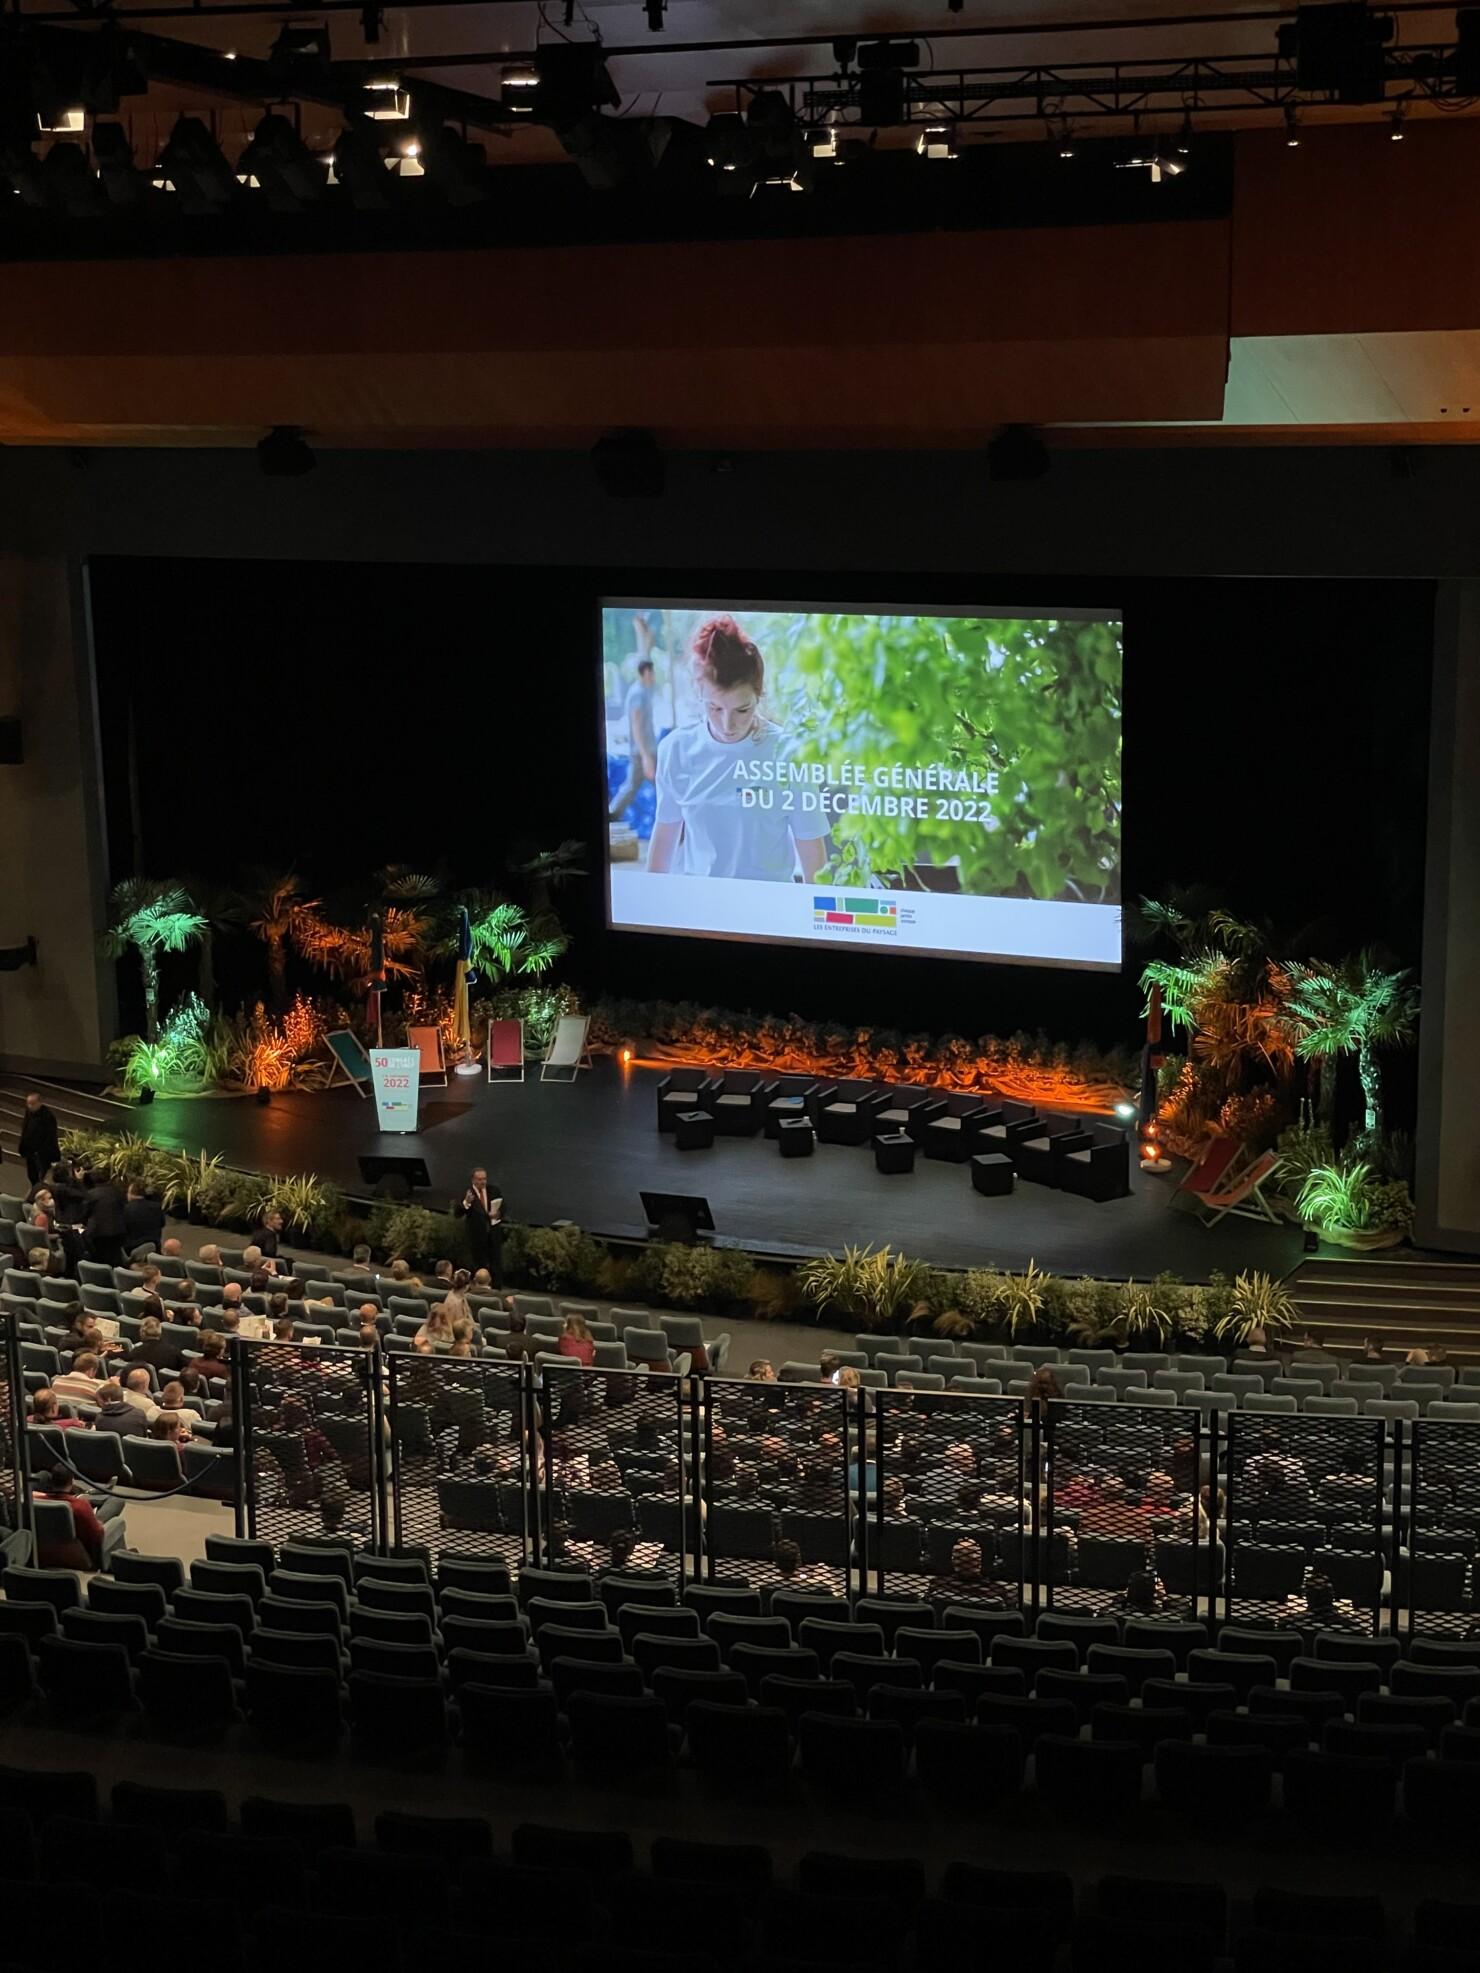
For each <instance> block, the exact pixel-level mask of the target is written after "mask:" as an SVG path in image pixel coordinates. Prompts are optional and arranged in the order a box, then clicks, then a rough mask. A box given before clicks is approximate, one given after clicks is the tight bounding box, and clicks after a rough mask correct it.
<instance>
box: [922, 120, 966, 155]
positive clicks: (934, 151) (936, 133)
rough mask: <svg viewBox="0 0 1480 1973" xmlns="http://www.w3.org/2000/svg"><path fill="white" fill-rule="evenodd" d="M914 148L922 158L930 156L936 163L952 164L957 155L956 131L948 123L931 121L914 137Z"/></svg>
mask: <svg viewBox="0 0 1480 1973" xmlns="http://www.w3.org/2000/svg"><path fill="white" fill-rule="evenodd" d="M915 149H916V150H917V151H918V152H919V154H920V156H921V157H922V158H930V159H932V160H934V161H935V162H937V163H946V164H954V163H955V161H956V157H957V155H958V154H957V151H956V132H955V130H954V129H953V127H952V126H951V125H950V124H948V123H932V124H930V125H928V126H927V127H926V128H925V129H924V130H922V131H921V132H920V134H919V136H918V137H917V138H916V139H915Z"/></svg>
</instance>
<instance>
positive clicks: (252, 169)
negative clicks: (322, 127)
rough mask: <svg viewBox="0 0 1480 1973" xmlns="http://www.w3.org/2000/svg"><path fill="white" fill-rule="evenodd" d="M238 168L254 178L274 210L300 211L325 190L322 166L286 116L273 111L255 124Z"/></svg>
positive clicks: (317, 199)
mask: <svg viewBox="0 0 1480 1973" xmlns="http://www.w3.org/2000/svg"><path fill="white" fill-rule="evenodd" d="M237 170H238V171H239V172H245V173H246V175H247V176H248V178H254V179H255V180H256V181H257V183H258V185H260V186H261V188H262V190H263V191H264V192H265V193H266V194H267V203H268V206H269V207H270V208H271V210H272V211H273V212H301V211H302V210H303V208H304V207H305V206H310V205H314V204H316V203H317V202H318V201H319V200H320V199H321V198H322V197H323V196H324V193H325V191H326V189H327V186H326V182H325V178H324V168H323V166H322V165H321V164H320V162H319V160H318V159H317V158H316V157H315V156H314V154H313V152H312V151H311V150H310V149H309V148H308V146H307V144H305V143H304V141H303V139H302V138H301V137H300V136H299V135H298V132H297V131H296V130H295V129H294V127H293V125H292V124H291V123H290V122H289V121H288V119H287V117H285V116H279V115H278V114H277V112H276V111H275V110H269V111H268V113H267V115H266V116H265V117H263V119H262V121H261V122H260V123H259V124H258V125H257V128H256V129H255V130H254V131H253V133H252V141H251V142H250V143H249V144H248V145H247V148H246V149H245V150H244V151H243V152H242V154H241V157H240V158H239V159H238V160H237Z"/></svg>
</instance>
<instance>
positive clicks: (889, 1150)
mask: <svg viewBox="0 0 1480 1973" xmlns="http://www.w3.org/2000/svg"><path fill="white" fill-rule="evenodd" d="M874 1166H875V1168H876V1170H878V1171H882V1172H890V1173H894V1172H906V1171H913V1170H914V1169H915V1140H914V1138H913V1137H911V1136H910V1134H909V1132H908V1131H907V1130H894V1131H886V1132H884V1133H883V1134H882V1135H880V1136H878V1137H876V1138H875V1139H874Z"/></svg>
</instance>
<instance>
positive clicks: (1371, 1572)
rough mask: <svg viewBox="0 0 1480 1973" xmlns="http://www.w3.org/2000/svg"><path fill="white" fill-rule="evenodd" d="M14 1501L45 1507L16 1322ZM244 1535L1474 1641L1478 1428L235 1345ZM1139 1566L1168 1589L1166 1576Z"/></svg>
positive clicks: (10, 1394)
mask: <svg viewBox="0 0 1480 1973" xmlns="http://www.w3.org/2000/svg"><path fill="white" fill-rule="evenodd" d="M0 1345H3V1348H0V1497H4V1498H6V1499H7V1500H14V1501H15V1502H16V1505H17V1511H18V1513H19V1515H20V1516H21V1517H24V1514H25V1500H24V1495H25V1489H24V1487H23V1485H22V1484H21V1461H22V1460H23V1458H24V1449H23V1446H24V1427H23V1424H22V1422H21V1420H22V1418H23V1405H24V1393H23V1380H22V1379H21V1376H20V1372H19V1368H18V1364H19V1351H18V1347H17V1343H16V1339H15V1336H14V1334H13V1332H12V1329H11V1327H10V1326H9V1324H8V1323H5V1324H0ZM232 1376H233V1390H234V1400H235V1410H236V1418H237V1421H238V1430H237V1483H238V1484H237V1496H238V1497H237V1510H236V1511H237V1524H238V1529H239V1531H240V1532H242V1533H244V1534H251V1535H260V1536H264V1537H266V1538H267V1539H269V1540H274V1541H280V1540H285V1539H289V1540H292V1539H298V1540H301V1539H304V1538H306V1537H308V1538H311V1537H315V1536H324V1535H335V1536H338V1537H341V1538H345V1539H348V1540H350V1541H351V1542H352V1543H354V1544H355V1545H356V1546H359V1547H364V1548H367V1549H374V1548H404V1549H407V1550H415V1551H420V1552H423V1553H425V1554H427V1555H428V1556H429V1557H431V1558H432V1559H433V1560H435V1559H437V1558H439V1557H440V1556H442V1555H452V1556H465V1557H474V1558H479V1557H482V1558H487V1559H489V1560H497V1561H501V1562H503V1563H504V1564H506V1565H507V1566H508V1567H509V1569H510V1570H511V1571H512V1572H515V1573H517V1571H518V1570H519V1569H520V1568H521V1567H523V1566H525V1565H526V1564H528V1565H540V1564H547V1565H548V1564H551V1563H556V1564H559V1563H584V1564H586V1565H587V1566H589V1567H590V1568H592V1569H593V1570H599V1569H602V1568H605V1567H608V1566H611V1565H612V1564H613V1563H617V1564H619V1565H620V1566H622V1567H623V1568H628V1569H651V1570H657V1571H660V1572H662V1573H664V1574H667V1575H668V1576H670V1577H672V1578H673V1579H674V1581H675V1582H676V1583H678V1584H680V1585H681V1584H684V1583H689V1582H703V1583H709V1584H715V1585H721V1586H723V1585H733V1586H734V1587H736V1588H746V1589H759V1590H767V1589H772V1588H778V1587H784V1588H796V1589H810V1590H815V1591H821V1592H827V1593H832V1594H834V1595H850V1594H854V1593H858V1594H868V1595H884V1596H889V1597H896V1598H900V1599H902V1600H906V1601H926V1602H929V1603H931V1604H932V1605H934V1606H935V1607H936V1608H937V1609H938V1610H943V1609H945V1608H946V1607H948V1606H949V1605H950V1604H951V1603H958V1604H962V1603H981V1604H984V1605H986V1606H988V1607H992V1606H998V1607H1006V1608H1021V1609H1022V1610H1023V1611H1024V1612H1025V1613H1027V1614H1029V1615H1030V1616H1036V1615H1037V1614H1038V1613H1040V1612H1043V1611H1058V1612H1070V1613H1072V1612H1083V1613H1086V1614H1097V1613H1099V1612H1101V1611H1105V1610H1115V1609H1126V1610H1131V1611H1135V1610H1136V1609H1138V1608H1139V1604H1138V1598H1140V1599H1144V1598H1145V1596H1146V1595H1147V1594H1152V1595H1154V1597H1155V1607H1156V1608H1157V1609H1159V1610H1161V1611H1162V1612H1163V1613H1167V1614H1175V1615H1184V1616H1188V1617H1193V1618H1199V1619H1205V1620H1207V1621H1210V1622H1232V1623H1239V1624H1248V1625H1252V1626H1256V1627H1269V1626H1280V1625H1285V1626H1292V1625H1293V1626H1299V1627H1302V1628H1307V1629H1310V1628H1319V1629H1327V1630H1341V1629H1345V1630H1350V1631H1352V1632H1354V1633H1358V1634H1377V1633H1386V1634H1389V1635H1395V1636H1399V1637H1403V1638H1409V1637H1413V1636H1432V1637H1436V1638H1442V1637H1446V1636H1447V1637H1465V1636H1467V1635H1469V1634H1470V1632H1471V1631H1472V1630H1474V1631H1480V1608H1477V1607H1476V1606H1477V1597H1480V1577H1477V1573H1476V1554H1477V1549H1480V1425H1474V1424H1469V1423H1463V1422H1449V1421H1439V1420H1434V1421H1430V1420H1427V1419H1423V1418H1420V1419H1419V1420H1417V1421H1416V1422H1412V1423H1408V1422H1404V1421H1398V1420H1393V1421H1389V1420H1385V1419H1370V1418H1348V1417H1330V1418H1328V1417H1315V1416H1310V1415H1308V1414H1304V1413H1297V1414H1282V1413H1272V1414H1267V1413H1263V1412H1239V1411H1231V1412H1224V1413H1218V1412H1213V1413H1210V1414H1205V1413H1202V1412H1199V1411H1196V1410H1192V1409H1183V1408H1181V1407H1180V1406H1166V1407H1161V1406H1154V1405H1149V1404H1095V1403H1077V1402H1069V1401H1067V1400H1066V1401H1063V1402H1055V1403H1053V1404H1051V1405H1050V1406H1049V1407H1048V1409H1047V1411H1046V1412H1041V1411H1038V1410H1034V1409H1031V1408H1029V1407H1028V1406H1026V1405H1025V1404H1023V1403H1022V1402H1020V1401H1019V1400H1017V1399H1014V1398H997V1397H991V1396H985V1395H978V1394H976V1393H970V1394H968V1393H966V1392H954V1391H949V1390H947V1391H913V1390H893V1389H880V1390H863V1391H851V1392H850V1391H845V1390H839V1389H837V1388H835V1387H833V1386H832V1385H831V1384H816V1385H810V1384H760V1383H749V1382H735V1381H729V1380H725V1379H707V1380H702V1381H701V1380H699V1379H691V1378H679V1377H675V1376H670V1375H666V1374H658V1373H652V1372H648V1371H646V1370H642V1369H633V1370H584V1369H582V1368H580V1367H579V1366H578V1365H575V1364H573V1363H572V1364H566V1363H556V1362H553V1361H551V1360H550V1359H548V1358H547V1359H545V1360H543V1361H542V1362H541V1363H540V1364H539V1365H538V1366H530V1365H528V1364H523V1363H507V1362H503V1361H500V1360H497V1359H462V1360H454V1359H451V1358H447V1357H425V1356H420V1355H412V1354H409V1353H403V1352H386V1353H382V1352H380V1351H365V1350H357V1349H351V1348H339V1347H329V1346H322V1347H311V1346H307V1345H301V1344H296V1343H295V1344H283V1343H246V1342H241V1341H237V1342H235V1343H234V1344H233V1349H232ZM1148 1581H1149V1583H1150V1584H1151V1585H1152V1587H1151V1588H1150V1589H1149V1590H1148Z"/></svg>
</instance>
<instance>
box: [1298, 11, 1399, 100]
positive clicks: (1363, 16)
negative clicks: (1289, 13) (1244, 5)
mask: <svg viewBox="0 0 1480 1973" xmlns="http://www.w3.org/2000/svg"><path fill="white" fill-rule="evenodd" d="M1394 32H1395V26H1394V21H1393V17H1392V15H1391V14H1374V13H1373V12H1372V11H1371V9H1370V8H1369V7H1367V6H1366V4H1365V0H1336V4H1334V5H1319V6H1307V7H1301V8H1300V9H1299V10H1298V12H1297V13H1296V15H1295V18H1294V20H1293V21H1286V22H1285V23H1284V24H1283V25H1282V26H1281V27H1280V28H1279V29H1278V31H1277V34H1276V42H1277V45H1278V47H1279V52H1280V54H1281V56H1282V57H1283V58H1284V59H1285V60H1286V61H1293V62H1294V64H1295V87H1296V88H1297V89H1299V90H1300V91H1301V92H1302V94H1305V93H1309V94H1313V95H1325V96H1334V97H1335V98H1336V100H1337V102H1338V103H1380V102H1381V101H1382V95H1383V85H1384V81H1385V69H1386V65H1387V60H1386V57H1385V55H1384V54H1383V50H1384V48H1386V46H1387V45H1388V43H1389V42H1390V41H1391V40H1392V39H1393V35H1394Z"/></svg>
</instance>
